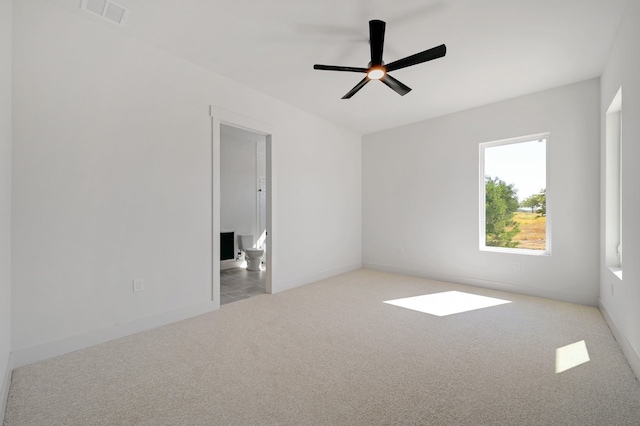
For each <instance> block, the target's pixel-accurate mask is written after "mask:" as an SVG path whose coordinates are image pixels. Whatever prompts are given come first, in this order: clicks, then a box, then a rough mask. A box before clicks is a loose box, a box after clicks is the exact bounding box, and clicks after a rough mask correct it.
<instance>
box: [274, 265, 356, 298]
mask: <svg viewBox="0 0 640 426" xmlns="http://www.w3.org/2000/svg"><path fill="white" fill-rule="evenodd" d="M361 268H362V264H361V263H355V264H352V265H347V266H342V267H340V268H334V269H329V270H326V271H321V272H318V273H315V274H311V275H305V276H304V277H300V278H295V279H292V280H289V281H285V282H280V283H277V284H276V283H274V284H275V285H274V287H275V288H273V289H272V290H273V293H279V292H281V291H285V290H291V289H292V288H296V287H300V286H301V285H305V284H310V283H313V282H316V281H320V280H324V279H325V278H330V277H334V276H336V275H340V274H346V273H347V272H352V271H357V270H358V269H361Z"/></svg>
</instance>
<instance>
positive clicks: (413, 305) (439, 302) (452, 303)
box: [384, 291, 511, 317]
mask: <svg viewBox="0 0 640 426" xmlns="http://www.w3.org/2000/svg"><path fill="white" fill-rule="evenodd" d="M384 303H387V304H389V305H394V306H400V307H401V308H407V309H412V310H414V311H418V312H423V313H425V314H431V315H436V316H439V317H444V316H446V315H453V314H459V313H461V312H468V311H473V310H476V309H482V308H489V307H491V306H498V305H504V304H505V303H511V301H509V300H503V299H496V298H493V297H486V296H479V295H477V294H471V293H463V292H460V291H445V292H443V293H433V294H425V295H422V296H414V297H407V298H404V299H395V300H387V301H385V302H384Z"/></svg>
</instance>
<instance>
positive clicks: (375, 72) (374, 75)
mask: <svg viewBox="0 0 640 426" xmlns="http://www.w3.org/2000/svg"><path fill="white" fill-rule="evenodd" d="M386 73H387V72H386V71H385V69H384V68H383V67H373V68H371V69H369V71H367V77H369V79H371V80H380V79H381V78H382V77H384V76H385V74H386Z"/></svg>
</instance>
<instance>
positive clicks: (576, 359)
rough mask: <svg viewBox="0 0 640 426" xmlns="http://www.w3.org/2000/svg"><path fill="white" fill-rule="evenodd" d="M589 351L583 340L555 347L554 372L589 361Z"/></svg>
mask: <svg viewBox="0 0 640 426" xmlns="http://www.w3.org/2000/svg"><path fill="white" fill-rule="evenodd" d="M589 361H591V359H590V358H589V352H588V351H587V344H586V343H585V342H584V340H581V341H579V342H576V343H572V344H570V345H567V346H563V347H561V348H558V349H556V374H557V373H562V372H563V371H567V370H570V369H572V368H573V367H577V366H578V365H580V364H584V363H585V362H589Z"/></svg>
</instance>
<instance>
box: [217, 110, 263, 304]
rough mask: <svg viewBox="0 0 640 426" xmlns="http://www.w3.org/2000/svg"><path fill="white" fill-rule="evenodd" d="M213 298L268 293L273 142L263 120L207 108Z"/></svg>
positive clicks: (226, 300)
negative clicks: (210, 139) (209, 112)
mask: <svg viewBox="0 0 640 426" xmlns="http://www.w3.org/2000/svg"><path fill="white" fill-rule="evenodd" d="M211 117H212V134H213V137H212V140H213V145H212V163H213V164H212V165H213V167H212V170H213V175H212V184H213V185H212V187H213V194H212V195H213V196H212V216H213V224H212V225H213V226H212V228H213V238H212V240H213V241H212V242H213V247H212V249H213V250H212V252H213V259H212V260H213V268H212V295H211V297H212V301H213V302H214V305H217V306H218V307H219V306H220V305H225V304H228V303H232V302H236V301H239V300H242V299H246V298H248V297H251V296H255V295H259V294H263V293H272V285H271V277H272V255H273V246H272V239H271V234H272V232H271V231H272V230H271V209H272V206H271V200H272V197H271V191H272V185H271V144H272V134H273V133H272V132H271V131H270V129H269V127H268V126H266V125H264V124H263V123H259V122H254V121H252V120H251V119H248V118H246V117H244V116H239V115H234V114H233V113H230V112H228V111H222V110H220V111H218V110H215V109H214V108H212V109H211Z"/></svg>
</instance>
